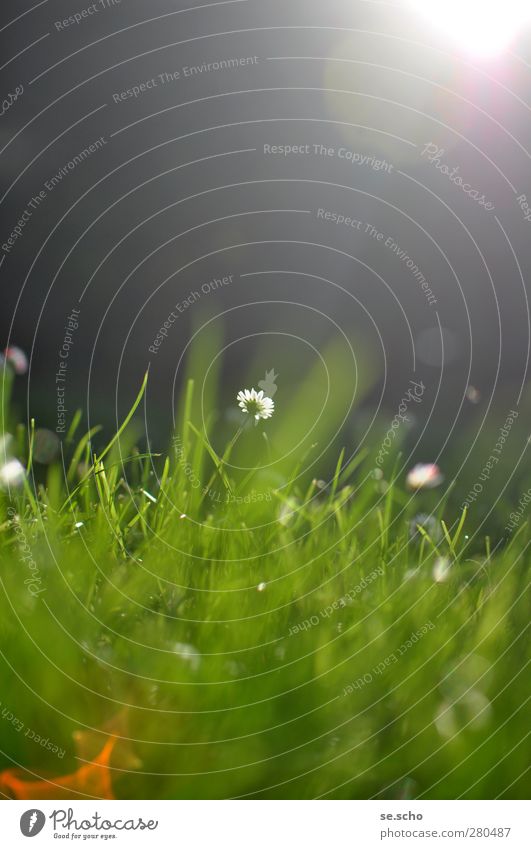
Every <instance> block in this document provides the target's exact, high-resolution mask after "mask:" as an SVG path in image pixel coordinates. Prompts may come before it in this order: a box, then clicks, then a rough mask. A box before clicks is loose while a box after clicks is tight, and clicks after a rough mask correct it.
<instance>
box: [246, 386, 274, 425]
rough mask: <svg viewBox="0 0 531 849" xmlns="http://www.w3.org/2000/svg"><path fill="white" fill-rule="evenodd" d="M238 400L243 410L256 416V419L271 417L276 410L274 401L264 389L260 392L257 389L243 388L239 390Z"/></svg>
mask: <svg viewBox="0 0 531 849" xmlns="http://www.w3.org/2000/svg"><path fill="white" fill-rule="evenodd" d="M237 400H238V403H239V406H240V407H241V409H242V410H243V412H244V413H249V414H250V415H252V416H254V417H255V419H256V421H258V420H259V419H270V418H271V416H272V415H273V413H274V412H275V404H274V401H272V400H271V398H268V397H267V396H266V395H264V392H263V390H262V389H261V390H260V392H257V391H256V389H242V390H241V392H238V395H237Z"/></svg>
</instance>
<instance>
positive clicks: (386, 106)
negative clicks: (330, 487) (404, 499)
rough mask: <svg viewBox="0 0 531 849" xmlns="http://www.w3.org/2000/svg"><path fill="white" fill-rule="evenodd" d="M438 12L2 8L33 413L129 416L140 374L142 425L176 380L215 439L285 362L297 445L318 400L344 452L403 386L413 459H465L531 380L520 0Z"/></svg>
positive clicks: (19, 297) (10, 168)
mask: <svg viewBox="0 0 531 849" xmlns="http://www.w3.org/2000/svg"><path fill="white" fill-rule="evenodd" d="M419 5H420V8H419ZM439 7H440V4H435V3H430V2H426V3H423V4H419V3H415V2H407V0H403V2H389V3H387V2H359V0H349V2H347V0H331V2H329V3H327V4H326V7H323V5H322V4H321V3H317V2H314V0H293V2H290V3H289V4H287V3H285V2H277V0H267V2H260V3H258V2H253V0H235V2H218V3H209V4H199V5H195V6H194V5H189V6H186V5H185V4H184V3H176V2H171V0H153V2H150V3H149V4H147V3H145V2H141V0H128V2H125V0H122V2H121V3H118V2H117V1H116V0H115V2H114V3H113V2H112V0H109V2H107V0H105V1H103V0H99V2H97V3H95V4H93V5H92V6H89V4H84V3H83V0H81V2H78V3H75V4H72V3H71V2H60V0H55V1H54V2H53V3H48V2H45V3H42V4H38V6H36V7H35V8H33V9H31V7H28V8H27V9H24V10H22V11H21V7H20V4H18V3H15V2H12V0H9V2H5V3H4V4H3V5H2V11H1V13H0V14H1V16H2V21H3V24H2V27H1V29H0V37H1V38H2V40H3V42H4V43H3V45H2V47H3V52H2V55H3V56H5V57H6V59H7V61H6V62H5V64H4V65H3V68H2V79H3V87H2V91H3V93H4V94H3V97H5V98H9V96H10V95H12V94H13V93H15V92H17V91H20V89H22V92H21V93H20V94H19V95H17V97H16V99H14V101H13V102H11V100H9V106H8V108H7V109H6V108H5V106H6V103H7V102H8V100H5V101H4V114H3V115H2V118H1V124H0V148H1V159H0V163H1V165H0V167H1V169H2V170H1V173H2V186H3V191H2V202H1V203H2V205H1V212H2V232H1V243H2V246H3V247H2V266H1V270H0V274H1V276H2V304H3V306H2V312H1V320H0V321H1V328H0V329H1V336H2V341H3V343H4V346H5V345H8V344H16V345H18V346H20V347H21V348H23V349H24V350H25V351H26V352H27V353H28V355H29V356H30V359H31V364H30V372H29V381H28V383H25V382H22V381H20V382H19V383H18V385H17V388H16V397H17V399H18V404H19V407H20V409H21V410H22V411H23V413H24V415H25V416H27V417H30V416H35V417H36V418H37V420H38V421H39V423H41V424H42V425H45V426H47V427H49V428H52V429H55V428H56V424H57V409H56V408H57V403H56V401H57V387H58V386H60V387H61V388H64V390H65V394H64V398H65V399H66V402H65V404H64V406H66V408H67V422H68V420H69V419H71V417H72V415H73V413H74V411H75V409H76V408H78V407H80V408H81V409H82V410H83V414H84V418H85V419H86V420H87V422H88V423H90V424H94V423H96V422H98V423H99V422H103V423H104V424H105V425H106V427H107V428H113V427H115V425H116V423H117V422H118V421H119V420H120V419H121V417H123V415H124V414H125V412H126V411H127V410H128V409H129V407H130V405H131V402H132V400H133V398H134V397H135V395H136V393H137V391H138V388H139V385H140V383H141V380H142V377H143V375H144V373H145V371H146V369H147V368H148V367H149V368H150V381H149V389H148V397H147V402H146V404H145V437H146V439H147V440H148V441H149V443H150V444H151V445H152V446H153V447H159V448H160V447H164V446H165V445H166V444H167V441H168V438H169V434H170V431H171V428H172V427H173V416H174V412H175V409H176V407H177V405H178V400H177V399H178V397H179V393H180V391H181V388H182V386H183V383H184V380H185V379H186V377H187V376H192V377H193V378H194V380H195V382H196V386H197V387H200V388H201V391H202V392H203V393H204V395H203V400H205V399H208V403H207V404H206V407H205V404H203V409H201V410H198V413H199V414H200V415H201V416H202V417H203V423H204V422H206V421H207V420H208V422H209V423H210V425H214V426H215V430H216V432H217V433H218V434H219V436H220V440H221V441H223V439H224V438H225V435H226V434H230V433H232V432H233V429H234V424H233V420H234V416H235V415H236V405H235V395H236V393H237V391H238V390H239V389H241V388H243V386H251V385H252V386H256V388H258V387H257V384H258V382H259V381H264V380H265V378H266V372H268V371H271V370H273V371H274V372H275V375H277V376H278V377H277V378H276V383H275V386H276V390H275V391H276V393H277V394H276V396H275V400H276V402H277V409H278V408H281V407H282V405H284V409H286V408H287V405H288V403H289V402H290V401H291V400H293V399H294V398H297V403H298V405H299V407H298V414H299V419H298V421H299V427H298V429H297V428H295V429H294V430H293V435H292V436H290V440H291V443H290V445H291V448H294V447H295V446H296V445H298V444H299V440H300V439H301V438H302V437H303V435H304V434H306V433H307V432H309V431H310V430H311V429H312V428H313V427H316V426H317V425H316V423H317V422H318V421H319V417H320V416H322V413H323V410H326V420H327V423H328V424H327V427H328V429H329V431H330V434H329V435H330V436H331V438H332V442H331V451H332V454H334V455H335V456H337V453H338V451H339V449H340V447H341V445H342V444H345V443H347V444H348V445H349V448H350V449H352V448H355V447H356V446H359V445H361V444H362V443H363V441H364V440H365V439H369V440H371V439H372V441H373V442H374V441H375V440H376V439H377V438H378V437H376V436H374V431H373V430H371V428H373V427H375V422H379V423H380V426H381V428H383V432H385V431H386V430H387V428H388V427H389V423H390V420H391V418H392V416H393V415H394V413H395V412H396V407H397V404H399V403H400V399H401V398H402V397H403V396H404V393H406V392H407V390H408V387H409V385H410V383H409V382H410V380H416V381H421V382H422V383H423V385H424V386H425V392H424V394H423V398H422V403H421V404H417V405H416V406H415V409H414V410H411V411H410V416H409V419H410V421H409V422H408V424H407V427H404V428H403V433H402V435H401V438H404V439H405V438H407V439H408V440H409V444H410V451H411V456H412V458H416V459H434V458H437V459H441V458H443V459H444V462H445V463H446V465H447V467H448V468H449V469H450V468H452V470H453V471H455V473H456V474H457V473H458V471H459V470H460V469H461V466H462V464H463V463H464V462H465V461H466V459H467V457H468V452H469V450H475V447H476V440H477V439H481V437H482V434H484V433H485V428H486V427H489V428H490V430H489V433H492V435H493V437H495V436H496V433H497V430H498V428H499V427H501V426H502V425H503V423H504V421H505V417H506V415H507V414H508V412H509V410H511V409H515V405H517V404H524V405H525V402H526V397H527V366H528V351H529V311H528V296H527V287H528V282H527V278H528V270H529V269H528V266H529V253H528V251H526V247H527V245H528V241H529V228H530V226H531V222H530V221H529V220H526V216H527V219H528V218H529V217H531V216H529V215H528V212H527V211H526V206H525V204H526V200H525V199H523V196H524V198H525V196H526V193H528V194H529V195H531V185H530V184H529V156H530V155H529V152H528V150H527V139H528V136H529V123H530V120H531V116H530V113H529V90H530V86H529V67H528V64H527V63H528V60H529V58H530V50H529V35H530V29H529V27H528V20H527V18H528V11H527V10H526V8H525V4H522V3H519V2H513V3H508V4H503V14H502V4H499V3H490V4H489V3H487V4H481V9H480V7H479V6H478V4H477V3H475V2H474V1H473V2H470V3H468V4H467V3H462V4H455V3H450V4H447V5H445V7H444V9H445V10H446V11H445V12H444V14H443V11H442V10H441V9H440V8H439ZM91 10H92V11H91ZM11 99H12V98H11ZM41 193H42V194H41ZM35 197H37V200H38V202H37V201H33V200H32V199H33V198H35ZM31 204H33V206H32V205H31ZM24 214H26V220H25V221H23V226H22V227H20V226H19V224H20V220H21V219H23V217H24ZM17 226H19V230H20V233H19V234H18V235H17V234H16V233H15V238H14V239H13V233H14V231H15V229H16V228H17ZM10 238H11V240H12V242H11V243H10V242H9V241H8V240H9V239H10ZM72 310H78V311H79V312H78V313H75V317H76V321H75V322H74V323H75V324H77V325H78V326H77V327H76V328H75V329H74V330H73V331H72V333H71V335H70V336H68V337H67V341H68V345H67V352H68V354H69V356H68V361H67V368H66V369H64V372H65V373H64V374H62V373H61V371H60V369H61V362H62V363H63V364H64V363H65V358H64V356H62V355H61V350H62V349H63V345H64V339H65V332H66V331H65V327H66V328H67V330H68V320H69V317H70V318H71V317H72ZM70 329H71V328H70ZM63 350H64V349H63ZM192 350H193V351H194V352H195V353H194V354H193V355H192V354H191V351H192ZM58 374H59V376H60V377H59V381H58V379H57V375H58ZM303 378H304V386H305V389H304V392H302V393H301V392H299V393H298V389H300V387H301V386H302V379H303ZM297 393H298V394H297ZM61 397H63V396H61ZM522 409H523V408H522ZM301 410H302V413H303V415H302V417H301V416H300V412H301ZM524 430H525V428H524ZM303 431H304V434H303ZM285 432H286V429H285ZM376 433H378V434H379V431H378V430H377V431H376ZM524 436H525V435H524V434H522V439H524ZM525 438H526V436H525ZM486 441H487V443H488V444H490V442H491V441H492V439H491V438H490V436H489V437H488V439H487V440H486ZM513 441H514V451H515V452H516V454H515V456H517V455H518V454H519V452H520V451H521V448H522V444H523V442H522V441H521V440H520V441H519V444H518V445H517V444H516V442H517V440H516V439H514V440H513ZM290 445H286V446H283V450H284V448H285V449H286V450H289V449H290ZM449 446H450V448H451V450H449ZM485 450H486V451H490V449H489V448H488V447H487V448H485V449H483V448H482V449H481V451H480V457H479V459H478V462H479V461H480V460H482V458H483V454H484V453H485ZM476 472H477V470H476V468H475V466H473V468H472V471H471V477H472V478H473V479H475V475H476Z"/></svg>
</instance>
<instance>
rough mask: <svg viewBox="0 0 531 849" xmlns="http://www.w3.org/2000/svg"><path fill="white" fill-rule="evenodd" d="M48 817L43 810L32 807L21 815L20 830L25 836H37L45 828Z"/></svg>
mask: <svg viewBox="0 0 531 849" xmlns="http://www.w3.org/2000/svg"><path fill="white" fill-rule="evenodd" d="M45 822H46V817H45V815H44V814H43V812H42V811H39V810H38V809H37V808H32V809H31V810H30V811H26V812H25V813H23V814H22V816H21V817H20V830H21V832H22V834H23V835H24V837H35V835H36V834H39V832H40V831H42V830H43V828H44V824H45Z"/></svg>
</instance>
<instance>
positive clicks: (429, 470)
mask: <svg viewBox="0 0 531 849" xmlns="http://www.w3.org/2000/svg"><path fill="white" fill-rule="evenodd" d="M443 480H444V477H443V475H442V472H441V470H440V469H439V466H437V465H436V464H435V463H417V465H416V466H414V467H413V468H412V469H411V471H410V472H409V473H408V476H407V485H408V487H409V488H410V489H433V488H434V487H435V486H439V484H440V483H442V482H443Z"/></svg>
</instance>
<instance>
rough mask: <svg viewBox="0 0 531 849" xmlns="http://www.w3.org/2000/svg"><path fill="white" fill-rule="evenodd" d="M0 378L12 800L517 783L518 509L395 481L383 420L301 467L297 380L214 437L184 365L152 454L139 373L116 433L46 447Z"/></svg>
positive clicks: (477, 789)
mask: <svg viewBox="0 0 531 849" xmlns="http://www.w3.org/2000/svg"><path fill="white" fill-rule="evenodd" d="M17 379H18V378H17ZM12 381H13V375H12V374H11V372H9V370H8V369H7V368H5V369H4V371H3V387H4V398H3V407H2V409H3V420H2V433H3V434H4V439H3V442H2V444H1V450H2V451H3V452H4V457H3V460H2V462H4V463H6V462H8V461H9V459H10V458H11V462H12V460H13V458H15V457H16V458H18V460H19V461H20V463H21V464H22V466H23V469H24V474H23V475H19V476H17V475H16V474H15V471H16V468H15V467H14V466H12V467H11V469H12V471H11V476H12V477H11V483H10V485H9V487H8V486H7V484H6V483H5V482H4V489H3V491H2V492H0V562H1V566H0V579H1V584H2V586H1V590H0V606H1V609H0V647H1V657H0V681H1V690H0V701H1V705H0V719H1V722H0V741H1V745H0V751H1V753H0V792H1V793H2V794H3V795H4V796H5V797H17V798H91V797H97V798H98V797H103V798H106V797H116V798H132V799H135V798H140V799H141V798H164V799H165V798H170V799H175V798H207V799H217V798H227V797H231V798H234V797H238V798H239V797H245V798H315V797H319V798H335V799H341V798H359V799H365V798H373V797H379V798H402V799H413V798H423V799H424V798H426V799H437V798H458V797H459V798H468V799H473V798H495V797H500V798H525V796H526V769H527V767H528V751H529V747H526V735H527V734H528V719H529V707H528V701H527V699H526V691H527V689H528V681H529V674H528V672H527V671H526V665H527V658H528V642H527V640H526V630H527V627H528V623H529V597H528V596H527V597H526V587H527V585H528V572H529V554H528V545H529V533H528V529H527V525H526V522H525V517H524V518H522V521H519V522H518V526H517V527H515V528H514V529H513V530H512V531H511V533H510V534H508V535H506V536H505V537H502V535H498V536H499V538H498V537H496V538H491V536H487V533H488V528H486V527H485V525H484V524H483V523H480V522H479V520H478V519H477V517H476V516H475V515H474V510H473V509H471V510H470V511H468V512H467V511H466V510H462V509H461V507H459V506H458V505H459V504H460V502H461V501H462V500H463V499H464V497H465V495H466V491H468V490H466V491H463V492H462V493H461V495H460V496H459V497H458V498H456V499H455V498H454V499H448V498H447V496H446V494H445V493H446V490H448V491H449V490H450V489H451V488H450V487H446V486H445V485H442V486H441V488H439V489H435V488H434V489H428V488H425V487H423V486H418V487H416V489H415V490H412V489H411V488H409V489H408V486H407V471H408V468H407V466H406V465H405V463H406V459H407V458H406V457H405V455H404V453H401V450H400V448H401V446H400V445H399V444H398V441H397V444H396V446H394V449H393V452H394V453H393V456H390V457H386V462H385V464H382V467H381V468H380V466H377V467H376V468H375V462H374V457H375V455H376V454H377V452H378V448H379V444H376V443H375V444H374V445H373V446H372V447H370V448H369V447H368V446H367V445H361V446H360V445H356V447H355V448H354V447H353V446H352V445H351V446H350V448H349V446H345V450H344V451H341V450H340V448H337V450H336V449H334V450H335V455H334V459H333V462H332V463H331V464H330V462H329V461H328V463H325V462H324V461H323V463H322V465H321V468H322V469H323V479H322V480H320V479H315V478H314V477H313V476H312V474H311V473H309V472H308V468H309V467H310V466H311V468H315V464H314V463H313V458H314V457H317V456H318V455H319V450H320V449H319V445H320V444H324V443H323V440H325V434H324V431H323V432H320V433H317V434H312V435H311V436H309V437H307V438H305V439H302V438H301V439H300V440H299V443H300V444H299V443H295V441H294V440H292V442H293V444H297V445H298V447H296V448H294V449H293V451H291V452H289V451H286V450H284V446H283V445H282V444H281V430H282V428H284V430H286V429H288V422H287V420H288V419H289V420H290V421H293V422H295V420H296V415H295V413H294V412H293V410H294V409H295V410H296V399H292V405H291V406H290V407H289V409H288V405H287V404H286V407H285V409H283V407H282V402H281V401H278V402H277V400H276V410H275V413H274V416H273V418H272V419H271V420H270V421H261V420H260V421H259V422H257V424H256V426H254V425H253V422H252V420H251V419H250V417H249V416H247V417H245V415H244V414H243V413H241V414H240V413H239V412H237V411H236V409H235V410H234V416H233V419H230V418H229V421H228V423H227V422H225V424H224V430H223V429H222V431H223V432H222V433H220V434H219V435H218V431H217V430H216V429H215V428H214V427H213V426H211V424H210V423H209V422H208V421H207V422H206V424H205V423H204V421H203V420H202V417H201V415H200V413H201V410H200V408H199V406H198V404H199V400H198V396H199V393H198V392H197V388H196V387H194V384H193V382H192V381H189V382H188V383H187V384H186V388H185V390H184V393H183V397H182V399H181V403H180V404H179V409H178V411H177V416H176V424H175V433H174V435H173V437H172V439H171V444H170V446H169V449H168V451H167V454H166V456H164V452H159V451H157V452H155V451H153V449H150V450H148V448H147V446H145V445H144V447H141V448H140V449H137V448H135V444H140V445H142V441H141V440H139V439H138V423H139V421H141V420H142V411H143V405H144V404H145V401H146V385H145V384H144V386H143V387H142V389H141V391H140V393H139V395H138V397H137V399H136V401H135V403H134V404H133V405H132V407H131V413H130V415H129V416H127V417H126V418H125V419H124V420H123V422H122V424H121V426H120V427H119V428H118V429H117V430H116V433H115V435H114V436H113V437H112V438H110V437H109V436H108V435H107V437H106V438H107V441H106V439H105V434H102V433H101V432H98V431H97V430H96V429H95V428H93V429H91V430H90V431H88V432H86V433H84V432H83V431H84V426H83V423H82V417H81V415H76V416H75V417H74V418H73V419H72V421H71V422H70V424H69V432H68V434H66V437H65V439H64V440H63V441H62V443H61V453H60V454H59V455H56V447H57V446H56V445H55V441H54V439H53V436H52V434H51V433H48V432H46V431H42V430H40V429H39V428H38V424H37V425H34V424H33V423H31V422H30V423H29V425H28V426H27V427H26V426H25V425H21V424H19V423H18V420H19V419H20V418H21V416H20V415H18V414H17V413H16V411H15V407H14V405H13V404H12V403H11V401H10V390H11V384H12ZM148 388H149V381H148ZM238 389H239V387H235V392H234V397H235V395H236V391H237V390H238ZM301 392H302V388H301ZM203 402H204V399H203ZM212 404H214V402H213V401H212ZM299 418H300V407H299ZM290 426H291V425H290ZM292 427H293V428H295V425H293V426H292ZM231 428H232V431H231ZM274 428H276V430H274ZM385 430H386V428H385V426H384V429H383V431H382V433H385ZM7 433H10V434H12V436H13V439H11V440H9V439H8V437H7V436H6V434H7ZM206 434H209V436H208V437H207V436H206ZM231 434H232V435H231ZM109 440H110V441H109ZM325 443H326V444H327V445H328V442H326V440H325ZM279 446H280V447H279ZM312 452H313V454H312ZM54 455H55V456H54ZM277 456H281V457H282V459H281V461H280V460H279V461H278V462H274V461H275V458H276V457H277ZM326 456H327V457H329V456H330V451H329V453H328V455H326ZM253 457H254V458H255V464H254V466H253ZM257 457H259V458H260V463H258V462H257V461H256V458H257ZM269 458H271V462H268V460H269ZM308 458H310V460H309V459H308ZM236 460H237V465H236ZM312 464H313V465H312ZM326 468H329V473H328V474H327V473H326ZM504 521H505V514H504V516H503V517H502V518H500V521H499V523H498V524H500V523H501V524H502V525H503V524H504Z"/></svg>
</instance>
